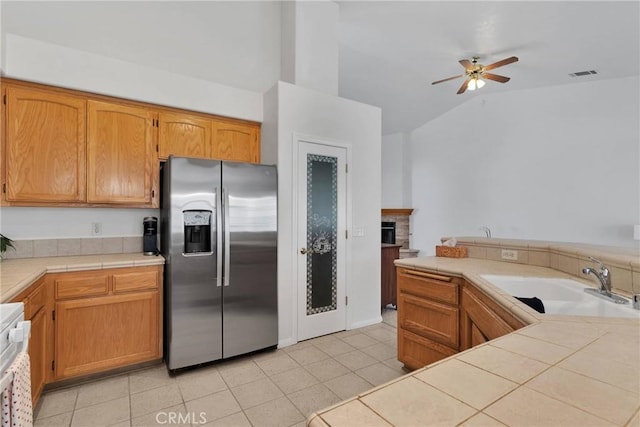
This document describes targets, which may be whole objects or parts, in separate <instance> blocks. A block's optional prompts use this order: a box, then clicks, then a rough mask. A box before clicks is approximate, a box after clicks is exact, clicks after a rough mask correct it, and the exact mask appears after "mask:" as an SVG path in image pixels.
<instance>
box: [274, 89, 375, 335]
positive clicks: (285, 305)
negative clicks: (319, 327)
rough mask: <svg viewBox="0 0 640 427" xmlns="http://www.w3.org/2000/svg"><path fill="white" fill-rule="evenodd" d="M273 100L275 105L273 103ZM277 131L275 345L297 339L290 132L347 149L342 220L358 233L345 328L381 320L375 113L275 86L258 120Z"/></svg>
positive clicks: (351, 253) (351, 255)
mask: <svg viewBox="0 0 640 427" xmlns="http://www.w3.org/2000/svg"><path fill="white" fill-rule="evenodd" d="M276 98H277V100H276ZM270 108H277V109H278V114H277V118H276V120H277V129H278V132H277V134H278V143H277V151H278V210H279V214H278V227H279V229H278V311H279V332H278V333H279V341H280V345H281V346H282V345H288V344H292V343H294V342H296V341H297V320H296V310H295V309H294V307H296V298H297V290H296V288H295V284H296V277H295V265H296V261H297V257H298V254H297V247H296V242H295V230H293V229H292V224H294V223H295V221H294V220H295V218H294V212H295V207H294V206H293V190H294V185H295V182H294V180H295V176H294V172H293V170H292V169H293V158H292V151H293V146H292V144H293V134H294V133H300V134H305V135H308V136H314V137H316V138H318V139H325V140H327V139H328V140H337V141H344V142H346V143H349V144H351V147H352V149H351V151H352V152H351V160H350V164H349V175H350V177H349V179H350V180H351V185H352V187H351V188H352V193H351V194H350V195H348V196H347V197H348V199H349V200H350V201H349V202H348V203H350V206H351V209H350V210H351V212H350V219H348V220H347V223H348V224H350V226H351V227H352V228H355V227H359V228H362V229H363V230H364V234H365V235H364V236H363V237H351V238H349V240H348V243H347V246H348V248H347V256H348V262H347V295H348V297H349V306H348V315H347V327H348V328H349V329H351V328H355V327H360V326H364V325H367V324H373V323H377V322H380V320H381V318H380V237H379V236H380V231H379V230H380V207H381V206H380V202H381V196H380V187H379V183H380V177H381V175H380V170H381V167H380V162H381V159H380V145H381V136H380V135H381V111H380V109H379V108H377V107H372V106H369V105H365V104H361V103H358V102H355V101H350V100H347V99H343V98H338V97H335V96H331V95H327V94H323V93H320V92H315V91H312V90H309V89H305V88H301V87H299V86H294V85H291V84H288V83H284V82H279V83H278V85H277V87H276V88H274V89H272V90H271V91H269V92H268V93H267V94H266V95H265V118H271V117H274V115H272V114H270V113H269V111H268V110H269V109H270ZM351 235H353V233H351Z"/></svg>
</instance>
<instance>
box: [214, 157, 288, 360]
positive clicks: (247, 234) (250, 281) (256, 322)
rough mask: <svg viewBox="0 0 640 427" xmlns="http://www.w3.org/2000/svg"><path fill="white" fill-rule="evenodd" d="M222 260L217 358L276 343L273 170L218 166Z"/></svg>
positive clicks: (246, 166)
mask: <svg viewBox="0 0 640 427" xmlns="http://www.w3.org/2000/svg"><path fill="white" fill-rule="evenodd" d="M222 177H223V187H224V194H225V197H224V202H225V203H226V206H224V208H225V209H228V211H227V212H225V215H224V217H225V218H227V224H225V227H227V233H226V236H228V239H229V240H228V242H225V243H228V244H225V246H226V247H228V252H227V254H226V256H227V257H228V259H227V260H226V262H225V266H226V265H228V268H226V269H225V271H224V274H225V275H226V278H227V279H228V282H226V281H225V284H226V283H228V286H224V287H223V295H224V297H223V313H224V315H223V317H224V325H223V340H224V344H223V353H224V354H223V357H224V358H227V357H232V356H236V355H239V354H244V353H248V352H251V351H254V350H259V349H263V348H267V347H271V346H275V345H276V344H277V342H278V307H277V174H276V169H275V167H274V166H264V165H254V164H247V163H231V162H229V163H226V162H223V163H222Z"/></svg>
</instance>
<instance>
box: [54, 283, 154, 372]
mask: <svg viewBox="0 0 640 427" xmlns="http://www.w3.org/2000/svg"><path fill="white" fill-rule="evenodd" d="M158 317H159V316H158V292H157V291H155V292H137V293H131V294H126V295H110V296H106V297H99V298H88V299H77V300H69V301H61V302H57V303H56V357H55V361H56V378H57V379H62V378H68V377H74V376H78V375H84V374H90V373H95V372H99V371H105V370H108V369H113V368H118V367H121V366H126V365H130V364H133V363H137V362H143V361H146V360H152V359H155V358H157V357H159V353H158Z"/></svg>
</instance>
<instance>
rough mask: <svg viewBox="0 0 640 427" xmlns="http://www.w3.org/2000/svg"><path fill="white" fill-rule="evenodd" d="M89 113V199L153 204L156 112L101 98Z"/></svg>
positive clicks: (93, 201)
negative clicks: (154, 114)
mask: <svg viewBox="0 0 640 427" xmlns="http://www.w3.org/2000/svg"><path fill="white" fill-rule="evenodd" d="M88 112H89V116H88V117H89V118H88V121H87V134H88V136H87V139H88V150H87V169H88V170H87V172H88V174H87V175H88V191H87V193H88V195H87V201H88V202H90V203H120V204H121V203H129V204H141V205H145V204H146V205H151V204H152V199H153V196H155V194H154V193H155V191H154V190H155V189H154V188H153V183H154V174H153V166H154V149H155V144H154V141H153V120H154V117H153V112H152V111H150V110H147V109H144V108H137V107H130V106H124V105H119V104H111V103H106V102H100V101H89V102H88Z"/></svg>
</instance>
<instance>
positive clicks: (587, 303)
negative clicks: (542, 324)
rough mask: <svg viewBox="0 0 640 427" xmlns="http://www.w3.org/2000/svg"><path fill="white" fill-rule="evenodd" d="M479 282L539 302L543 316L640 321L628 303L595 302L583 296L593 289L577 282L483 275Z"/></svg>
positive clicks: (597, 300) (587, 295) (588, 295)
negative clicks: (540, 301)
mask: <svg viewBox="0 0 640 427" xmlns="http://www.w3.org/2000/svg"><path fill="white" fill-rule="evenodd" d="M482 278H483V279H485V280H487V281H489V282H490V283H491V284H493V285H494V286H496V287H498V288H500V289H502V290H503V291H505V292H507V293H509V294H510V295H513V296H516V297H529V298H532V297H538V298H540V299H541V300H542V303H543V304H544V308H545V314H566V315H573V316H601V317H631V318H637V319H638V318H640V310H634V309H633V307H632V306H631V302H630V301H629V300H627V301H629V302H628V303H627V304H616V303H614V302H612V301H606V300H604V299H602V298H598V297H597V296H595V295H592V294H590V293H587V292H585V289H592V288H590V287H588V286H585V285H584V284H582V283H580V282H578V281H576V280H572V279H556V278H548V277H528V276H499V275H493V274H483V275H482ZM625 299H626V298H625Z"/></svg>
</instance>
